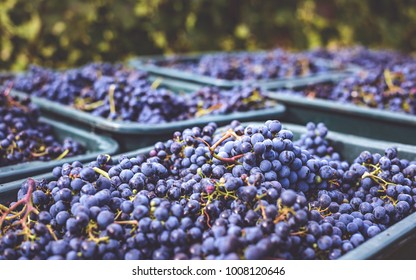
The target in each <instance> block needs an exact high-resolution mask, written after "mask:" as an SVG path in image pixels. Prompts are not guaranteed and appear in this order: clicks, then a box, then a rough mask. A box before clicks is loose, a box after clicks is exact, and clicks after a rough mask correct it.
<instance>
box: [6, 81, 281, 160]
mask: <svg viewBox="0 0 416 280" xmlns="http://www.w3.org/2000/svg"><path fill="white" fill-rule="evenodd" d="M160 86H165V87H168V88H170V89H172V90H174V91H177V92H178V91H179V92H187V91H191V90H195V89H198V88H200V86H196V85H187V84H184V83H182V82H178V81H168V80H163V81H162V84H161V85H160ZM12 94H14V95H18V96H26V95H27V94H25V93H21V92H17V91H12ZM31 100H32V103H34V104H36V105H38V106H39V108H40V109H41V110H42V111H43V112H44V113H45V114H47V115H49V116H50V117H53V118H58V119H61V120H63V121H70V122H74V123H78V124H79V125H81V126H83V127H84V128H85V129H89V130H92V131H94V132H97V133H100V134H104V135H107V136H109V137H111V138H113V139H116V140H117V141H118V143H119V144H120V151H122V152H124V151H129V150H130V151H131V150H133V149H137V148H140V147H146V146H148V145H151V144H153V143H154V142H156V141H163V140H166V139H167V138H169V137H170V135H171V134H172V133H173V132H175V131H178V130H183V129H185V128H187V127H190V126H191V127H192V126H203V125H205V124H207V123H209V122H216V123H218V124H227V123H229V122H231V121H232V120H240V121H255V120H267V119H275V118H280V117H282V115H283V114H284V113H285V107H284V106H283V105H281V104H276V105H275V106H274V107H271V108H267V109H259V110H253V111H247V112H236V113H231V114H226V115H206V116H203V117H199V118H193V119H189V120H184V121H176V122H169V123H162V124H142V123H137V122H126V121H112V120H107V119H105V118H102V117H97V116H93V115H92V114H90V113H87V112H83V111H81V110H77V109H75V108H73V107H71V106H66V105H62V104H60V103H57V102H54V101H50V100H47V99H45V98H39V97H36V96H31Z"/></svg>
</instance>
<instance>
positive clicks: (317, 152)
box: [294, 122, 341, 161]
mask: <svg viewBox="0 0 416 280" xmlns="http://www.w3.org/2000/svg"><path fill="white" fill-rule="evenodd" d="M306 129H307V132H306V133H304V134H302V135H301V137H300V139H299V140H297V141H295V142H294V144H295V145H298V146H299V147H300V148H301V149H303V150H307V151H308V152H309V153H310V154H311V155H314V156H315V157H318V158H325V159H331V160H334V161H339V160H340V159H341V156H340V154H339V153H337V152H336V151H335V149H334V147H333V146H332V145H331V144H330V143H329V142H328V140H326V139H325V138H326V136H327V135H328V128H327V127H326V126H325V124H324V123H318V124H315V123H312V122H309V123H307V124H306Z"/></svg>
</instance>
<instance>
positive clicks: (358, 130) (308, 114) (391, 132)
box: [267, 88, 416, 145]
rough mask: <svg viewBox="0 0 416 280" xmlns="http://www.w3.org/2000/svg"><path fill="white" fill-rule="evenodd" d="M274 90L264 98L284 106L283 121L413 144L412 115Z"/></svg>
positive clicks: (415, 130) (415, 133)
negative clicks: (313, 123) (321, 125)
mask: <svg viewBox="0 0 416 280" xmlns="http://www.w3.org/2000/svg"><path fill="white" fill-rule="evenodd" d="M285 89H287V88H285ZM277 91H278V89H275V90H274V91H273V90H271V89H269V93H268V94H267V95H268V96H269V97H270V98H272V99H274V100H277V101H278V102H280V103H282V104H284V105H286V110H287V112H286V114H285V116H284V118H283V120H284V121H287V122H291V123H297V124H306V123H307V122H308V121H312V122H324V123H325V124H326V125H327V127H328V128H329V129H330V130H332V131H338V132H343V133H347V134H354V135H359V136H363V137H368V138H375V139H381V140H386V141H393V142H399V143H405V144H410V145H416V116H413V115H408V114H404V113H395V112H390V111H387V110H382V109H375V108H367V107H360V106H357V105H354V104H344V103H340V102H334V101H329V100H324V99H318V98H317V99H311V98H307V97H303V96H298V95H295V94H287V93H278V92H277Z"/></svg>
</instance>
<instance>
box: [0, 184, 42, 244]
mask: <svg viewBox="0 0 416 280" xmlns="http://www.w3.org/2000/svg"><path fill="white" fill-rule="evenodd" d="M27 184H28V189H27V193H26V195H25V196H24V197H23V198H22V199H20V200H19V201H17V202H16V203H15V204H13V205H12V206H10V207H5V206H4V205H2V206H1V209H2V211H4V212H3V214H2V216H1V217H0V230H2V227H3V223H4V221H5V220H12V219H15V218H17V217H21V218H20V220H19V223H20V224H21V225H22V230H23V232H24V234H25V235H26V237H29V236H30V230H29V228H28V224H30V222H31V221H30V217H29V215H30V213H34V214H36V215H38V214H39V211H38V210H37V209H36V208H35V207H34V206H33V201H32V193H33V192H34V190H35V189H36V182H35V180H33V179H32V178H29V179H28V180H27ZM21 205H23V208H22V210H21V211H19V212H17V213H16V212H14V211H15V210H16V209H17V208H18V207H19V206H21ZM14 213H15V214H14ZM10 214H13V215H11V216H10ZM22 215H23V216H22ZM0 234H1V232H0Z"/></svg>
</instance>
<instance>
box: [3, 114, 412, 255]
mask: <svg viewBox="0 0 416 280" xmlns="http://www.w3.org/2000/svg"><path fill="white" fill-rule="evenodd" d="M307 129H308V132H307V133H306V134H305V135H306V136H302V137H301V140H300V142H302V143H301V146H299V145H298V144H296V143H295V142H294V134H293V133H292V132H291V131H290V130H287V129H284V128H283V127H282V125H281V123H280V122H279V121H276V120H270V121H267V122H265V123H263V124H260V125H247V126H243V125H241V124H240V123H239V122H237V121H234V122H232V123H231V124H230V126H229V127H228V128H227V129H218V128H217V125H216V124H215V123H210V124H208V125H206V126H205V127H203V128H199V127H193V128H188V129H185V130H183V131H182V132H179V131H177V132H175V133H174V134H173V137H172V138H171V139H170V140H168V141H167V142H164V143H162V142H157V143H156V144H155V145H154V146H153V148H152V150H151V151H150V152H149V153H148V154H145V155H137V156H133V157H127V156H121V157H120V158H119V159H118V160H117V161H116V160H114V159H113V158H111V157H110V156H108V155H100V156H98V157H97V159H96V160H95V161H93V162H90V163H87V164H82V163H80V162H72V163H66V164H64V165H62V166H60V167H56V168H54V169H53V171H52V174H53V175H54V177H55V179H54V180H50V181H47V180H39V181H36V180H34V179H28V180H27V181H26V182H25V183H23V184H22V186H21V188H20V190H19V191H18V197H17V201H16V202H13V203H11V204H9V205H8V206H6V205H1V206H0V214H1V215H0V258H1V259H271V258H273V259H276V258H278V259H337V258H339V257H340V256H342V255H343V254H345V253H347V252H349V251H350V250H353V249H354V248H356V247H357V246H359V245H360V244H361V243H363V242H364V241H365V240H367V239H369V238H372V237H374V236H375V235H377V234H378V233H380V232H381V231H383V230H385V229H386V228H388V227H389V226H390V225H392V224H393V223H395V222H397V221H399V220H401V219H402V218H404V217H406V216H407V215H409V214H410V213H412V212H414V210H415V208H416V207H415V205H416V204H415V197H416V178H415V176H416V162H410V161H408V160H405V159H399V158H398V154H397V151H396V149H395V148H388V149H386V151H385V155H383V156H382V155H380V154H371V153H369V152H367V151H363V152H362V153H361V154H360V155H359V156H358V157H357V159H356V160H355V161H354V162H352V163H351V164H350V163H347V162H345V161H340V160H339V159H338V158H337V157H336V156H333V155H334V154H335V152H334V153H332V155H331V157H328V155H327V154H326V153H321V155H320V156H318V155H314V154H313V152H315V151H318V150H320V147H321V146H322V145H327V144H326V142H325V141H326V140H325V138H326V134H327V130H326V128H325V127H324V126H323V125H322V124H308V128H307ZM315 130H316V132H318V135H316V134H314V135H312V133H311V132H313V131H315ZM318 137H321V138H322V139H323V143H318V144H319V145H318V146H314V145H309V144H305V143H309V140H308V139H310V140H312V139H314V140H315V139H318ZM303 147H307V149H305V148H303ZM327 147H328V148H329V147H330V143H329V144H328V146H327ZM328 148H327V149H328ZM327 152H328V150H327Z"/></svg>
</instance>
